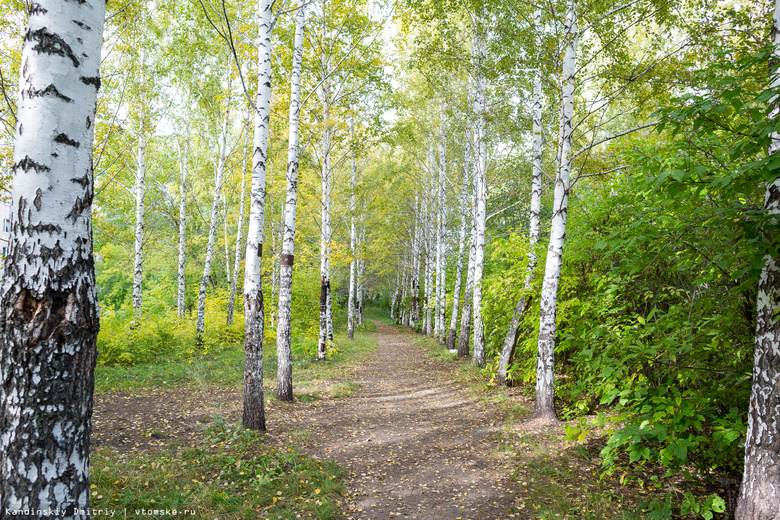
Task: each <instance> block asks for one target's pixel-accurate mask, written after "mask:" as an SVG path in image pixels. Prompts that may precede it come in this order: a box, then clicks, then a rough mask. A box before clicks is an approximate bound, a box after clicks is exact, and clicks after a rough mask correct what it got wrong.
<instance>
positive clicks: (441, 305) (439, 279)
mask: <svg viewBox="0 0 780 520" xmlns="http://www.w3.org/2000/svg"><path fill="white" fill-rule="evenodd" d="M445 125H446V113H445V105H444V103H442V106H441V113H440V123H439V163H438V172H439V175H438V182H437V187H436V208H437V212H436V333H435V336H436V338H437V339H438V340H439V342H440V343H441V344H444V340H445V337H444V320H445V317H446V306H447V302H446V296H447V281H446V274H447V256H446V244H445V231H446V226H447V222H446V218H447V217H446V200H445V196H444V191H445V184H446V183H447V130H446V127H445Z"/></svg>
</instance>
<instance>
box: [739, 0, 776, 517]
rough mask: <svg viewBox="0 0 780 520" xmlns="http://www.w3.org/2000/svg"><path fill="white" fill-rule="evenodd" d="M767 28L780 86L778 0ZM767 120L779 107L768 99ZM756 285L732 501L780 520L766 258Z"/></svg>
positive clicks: (772, 211)
mask: <svg viewBox="0 0 780 520" xmlns="http://www.w3.org/2000/svg"><path fill="white" fill-rule="evenodd" d="M774 7H775V10H774V16H773V26H772V34H771V38H772V44H773V46H774V49H773V51H772V55H773V56H772V60H773V61H774V64H773V65H772V66H773V68H774V70H772V76H771V80H770V82H771V87H772V88H774V89H776V88H778V87H780V72H779V71H778V68H777V62H778V60H779V59H780V0H775V6H774ZM771 103H772V104H773V105H774V106H773V107H772V112H771V117H773V118H777V117H778V113H780V109H779V108H778V100H777V99H773V100H772V101H771ZM771 137H772V140H771V143H770V145H769V149H768V151H767V154H768V155H772V154H776V153H778V150H780V135H778V134H776V133H775V134H772V136H771ZM764 211H765V212H766V213H767V214H769V215H772V216H773V217H775V219H774V220H775V221H776V220H777V219H778V218H780V179H775V180H774V181H772V182H771V183H769V184H768V185H767V187H766V194H765V197H764ZM764 261H765V265H764V269H763V271H762V272H761V277H760V278H759V282H758V300H757V306H756V334H755V351H754V354H753V387H752V390H751V393H750V407H749V409H748V424H747V436H746V438H745V470H744V473H743V476H742V485H741V487H740V490H739V497H738V498H737V510H736V516H735V518H736V520H776V519H777V518H778V517H780V472H778V468H780V442H778V441H779V440H780V424H778V418H780V394H778V391H777V388H778V385H780V319H778V315H777V309H778V307H780V263H779V261H778V258H773V257H772V256H770V255H767V256H766V258H765V259H764Z"/></svg>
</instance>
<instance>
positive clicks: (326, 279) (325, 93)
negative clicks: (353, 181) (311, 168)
mask: <svg viewBox="0 0 780 520" xmlns="http://www.w3.org/2000/svg"><path fill="white" fill-rule="evenodd" d="M325 32H326V31H325V27H324V19H323V37H324V35H325ZM320 60H321V63H322V77H323V81H322V86H321V90H320V91H321V95H322V124H323V128H322V142H321V145H320V155H321V157H322V167H321V172H320V173H321V175H322V221H321V222H322V227H321V231H320V281H321V283H320V336H319V347H318V349H317V359H320V360H323V359H325V358H326V356H327V351H328V343H329V338H328V310H329V303H328V302H329V300H330V233H331V230H330V228H331V222H330V205H331V178H330V177H331V171H330V170H331V167H330V148H331V129H330V88H329V85H328V80H327V77H328V59H327V55H326V53H325V51H324V50H323V51H322V52H321V53H320Z"/></svg>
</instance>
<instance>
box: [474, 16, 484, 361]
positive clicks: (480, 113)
mask: <svg viewBox="0 0 780 520" xmlns="http://www.w3.org/2000/svg"><path fill="white" fill-rule="evenodd" d="M483 23H484V21H483V14H482V13H481V12H478V13H477V14H476V15H475V22H474V39H473V43H472V53H473V62H474V70H475V72H474V75H475V77H474V98H473V99H474V151H475V152H476V157H475V160H474V192H475V200H476V211H475V222H476V242H475V244H474V289H473V290H474V303H473V310H472V312H473V313H474V363H475V364H477V365H478V366H484V364H485V332H484V323H483V322H482V274H483V270H484V261H485V224H486V219H487V212H486V202H487V171H486V170H487V123H486V113H487V97H486V96H487V93H486V90H487V80H486V79H485V76H484V72H482V70H481V67H482V66H483V62H484V59H485V53H486V49H485V37H486V35H485V34H484V31H485V28H484V26H483Z"/></svg>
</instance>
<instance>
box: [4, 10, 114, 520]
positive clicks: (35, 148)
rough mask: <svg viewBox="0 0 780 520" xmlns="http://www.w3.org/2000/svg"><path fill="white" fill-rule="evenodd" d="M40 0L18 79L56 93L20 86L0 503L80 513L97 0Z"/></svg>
mask: <svg viewBox="0 0 780 520" xmlns="http://www.w3.org/2000/svg"><path fill="white" fill-rule="evenodd" d="M38 5H39V7H40V9H38V10H36V11H31V12H30V17H29V22H28V23H29V24H28V29H27V36H26V38H25V42H24V45H23V49H22V62H23V63H24V64H25V66H24V67H23V69H22V72H21V78H20V82H19V88H20V92H22V93H23V92H25V91H27V92H29V91H45V90H46V89H47V88H48V86H50V85H52V86H53V87H54V89H56V91H57V92H59V94H60V95H43V96H25V95H24V94H21V95H20V102H19V107H18V112H17V116H18V126H17V133H16V135H15V143H14V166H13V175H14V178H13V191H12V200H13V205H14V208H15V211H14V215H13V222H12V224H11V235H10V240H9V250H8V252H7V256H6V265H5V275H4V281H3V285H2V293H1V294H0V356H2V359H3V363H2V365H0V471H2V478H0V511H2V512H3V513H0V515H3V514H5V511H6V510H9V511H10V512H12V513H11V514H13V512H17V511H19V510H24V509H32V510H41V509H49V508H52V509H57V510H59V511H60V512H61V514H60V516H59V517H58V518H66V519H85V518H89V513H88V512H84V513H82V511H86V510H88V508H89V447H90V431H91V418H92V393H93V388H94V368H95V361H96V358H97V348H96V341H97V334H98V307H97V297H96V291H95V271H94V258H93V253H92V215H91V209H92V208H91V204H92V199H93V171H92V141H93V131H94V125H93V122H94V119H95V107H96V97H97V89H96V85H95V84H94V83H87V82H84V81H80V80H81V79H82V78H84V77H85V76H88V77H90V78H97V76H98V68H99V65H100V47H101V45H102V42H103V40H102V36H103V18H104V15H105V3H104V2H92V1H89V0H84V1H81V2H54V1H51V0H48V1H46V0H44V1H41V2H39V3H38ZM72 21H76V22H78V23H72ZM50 92H53V90H50ZM66 98H67V99H66ZM22 128H24V133H22ZM61 135H66V136H68V141H69V142H64V139H62V138H59V136H61ZM72 142H77V143H79V146H73V145H72V144H71V143H72ZM37 516H39V515H30V516H27V518H36V517H37ZM17 517H21V516H17Z"/></svg>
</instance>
